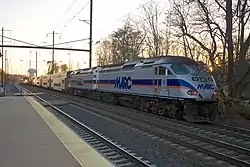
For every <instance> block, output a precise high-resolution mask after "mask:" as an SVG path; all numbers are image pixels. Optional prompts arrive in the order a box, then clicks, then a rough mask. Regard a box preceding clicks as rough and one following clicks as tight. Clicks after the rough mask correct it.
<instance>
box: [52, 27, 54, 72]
mask: <svg viewBox="0 0 250 167" xmlns="http://www.w3.org/2000/svg"><path fill="white" fill-rule="evenodd" d="M54 61H55V32H54V31H53V49H52V74H54Z"/></svg>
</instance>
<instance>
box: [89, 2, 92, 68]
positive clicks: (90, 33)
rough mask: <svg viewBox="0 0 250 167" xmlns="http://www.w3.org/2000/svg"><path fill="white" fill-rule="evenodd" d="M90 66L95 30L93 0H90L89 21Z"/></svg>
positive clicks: (90, 65) (90, 63) (90, 64)
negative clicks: (93, 32) (93, 31)
mask: <svg viewBox="0 0 250 167" xmlns="http://www.w3.org/2000/svg"><path fill="white" fill-rule="evenodd" d="M89 24H90V25H89V67H92V30H93V0H90V23H89Z"/></svg>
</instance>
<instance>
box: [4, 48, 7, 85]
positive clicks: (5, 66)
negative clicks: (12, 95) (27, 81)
mask: <svg viewBox="0 0 250 167" xmlns="http://www.w3.org/2000/svg"><path fill="white" fill-rule="evenodd" d="M4 68H5V69H4V72H5V84H4V85H6V84H7V50H5V65H4Z"/></svg>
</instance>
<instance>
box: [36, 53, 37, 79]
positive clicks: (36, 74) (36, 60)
mask: <svg viewBox="0 0 250 167" xmlns="http://www.w3.org/2000/svg"><path fill="white" fill-rule="evenodd" d="M36 77H37V51H36Z"/></svg>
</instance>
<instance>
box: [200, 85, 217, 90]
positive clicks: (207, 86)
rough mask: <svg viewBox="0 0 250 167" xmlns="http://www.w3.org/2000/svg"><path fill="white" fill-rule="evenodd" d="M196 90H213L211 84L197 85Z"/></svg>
mask: <svg viewBox="0 0 250 167" xmlns="http://www.w3.org/2000/svg"><path fill="white" fill-rule="evenodd" d="M197 89H209V90H214V85H213V84H199V85H198V86H197Z"/></svg>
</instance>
